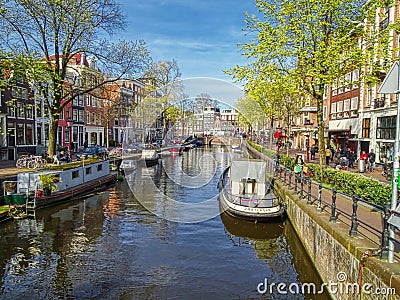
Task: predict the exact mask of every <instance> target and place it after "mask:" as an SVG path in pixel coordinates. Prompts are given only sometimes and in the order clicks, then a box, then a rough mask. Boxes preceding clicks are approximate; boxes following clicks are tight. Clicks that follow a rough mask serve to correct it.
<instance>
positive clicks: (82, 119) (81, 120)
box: [78, 110, 85, 123]
mask: <svg viewBox="0 0 400 300" xmlns="http://www.w3.org/2000/svg"><path fill="white" fill-rule="evenodd" d="M84 113H85V111H83V110H79V111H78V122H82V123H83V122H84V121H85V120H84V116H85V114H84Z"/></svg>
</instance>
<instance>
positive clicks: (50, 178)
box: [39, 173, 60, 196]
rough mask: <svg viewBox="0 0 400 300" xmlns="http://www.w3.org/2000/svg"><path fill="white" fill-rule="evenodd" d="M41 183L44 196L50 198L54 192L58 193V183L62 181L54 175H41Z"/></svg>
mask: <svg viewBox="0 0 400 300" xmlns="http://www.w3.org/2000/svg"><path fill="white" fill-rule="evenodd" d="M39 178H40V181H41V183H42V189H43V195H44V196H49V195H51V193H52V192H56V191H58V187H57V185H56V182H59V181H60V178H59V177H58V176H56V174H54V173H50V174H41V175H39Z"/></svg>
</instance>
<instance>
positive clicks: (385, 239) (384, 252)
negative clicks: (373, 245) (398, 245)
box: [381, 205, 390, 259]
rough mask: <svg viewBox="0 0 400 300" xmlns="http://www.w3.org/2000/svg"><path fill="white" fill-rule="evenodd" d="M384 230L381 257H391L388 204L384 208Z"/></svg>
mask: <svg viewBox="0 0 400 300" xmlns="http://www.w3.org/2000/svg"><path fill="white" fill-rule="evenodd" d="M383 213H384V215H383V230H382V237H381V259H388V257H389V223H388V219H389V217H390V211H389V207H388V206H387V205H385V206H384V208H383Z"/></svg>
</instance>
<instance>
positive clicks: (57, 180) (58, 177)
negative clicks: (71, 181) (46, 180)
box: [54, 174, 61, 183]
mask: <svg viewBox="0 0 400 300" xmlns="http://www.w3.org/2000/svg"><path fill="white" fill-rule="evenodd" d="M60 181H61V179H60V174H56V175H55V176H54V182H55V183H57V182H60Z"/></svg>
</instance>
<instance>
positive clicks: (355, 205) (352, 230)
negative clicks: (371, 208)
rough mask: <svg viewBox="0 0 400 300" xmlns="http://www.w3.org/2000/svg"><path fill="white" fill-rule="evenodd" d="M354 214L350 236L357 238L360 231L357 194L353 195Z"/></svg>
mask: <svg viewBox="0 0 400 300" xmlns="http://www.w3.org/2000/svg"><path fill="white" fill-rule="evenodd" d="M352 198H353V214H352V215H351V228H350V232H349V234H350V236H357V234H358V231H357V226H358V223H357V208H358V204H357V202H358V200H359V199H358V196H357V195H356V194H354V195H353V197H352Z"/></svg>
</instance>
